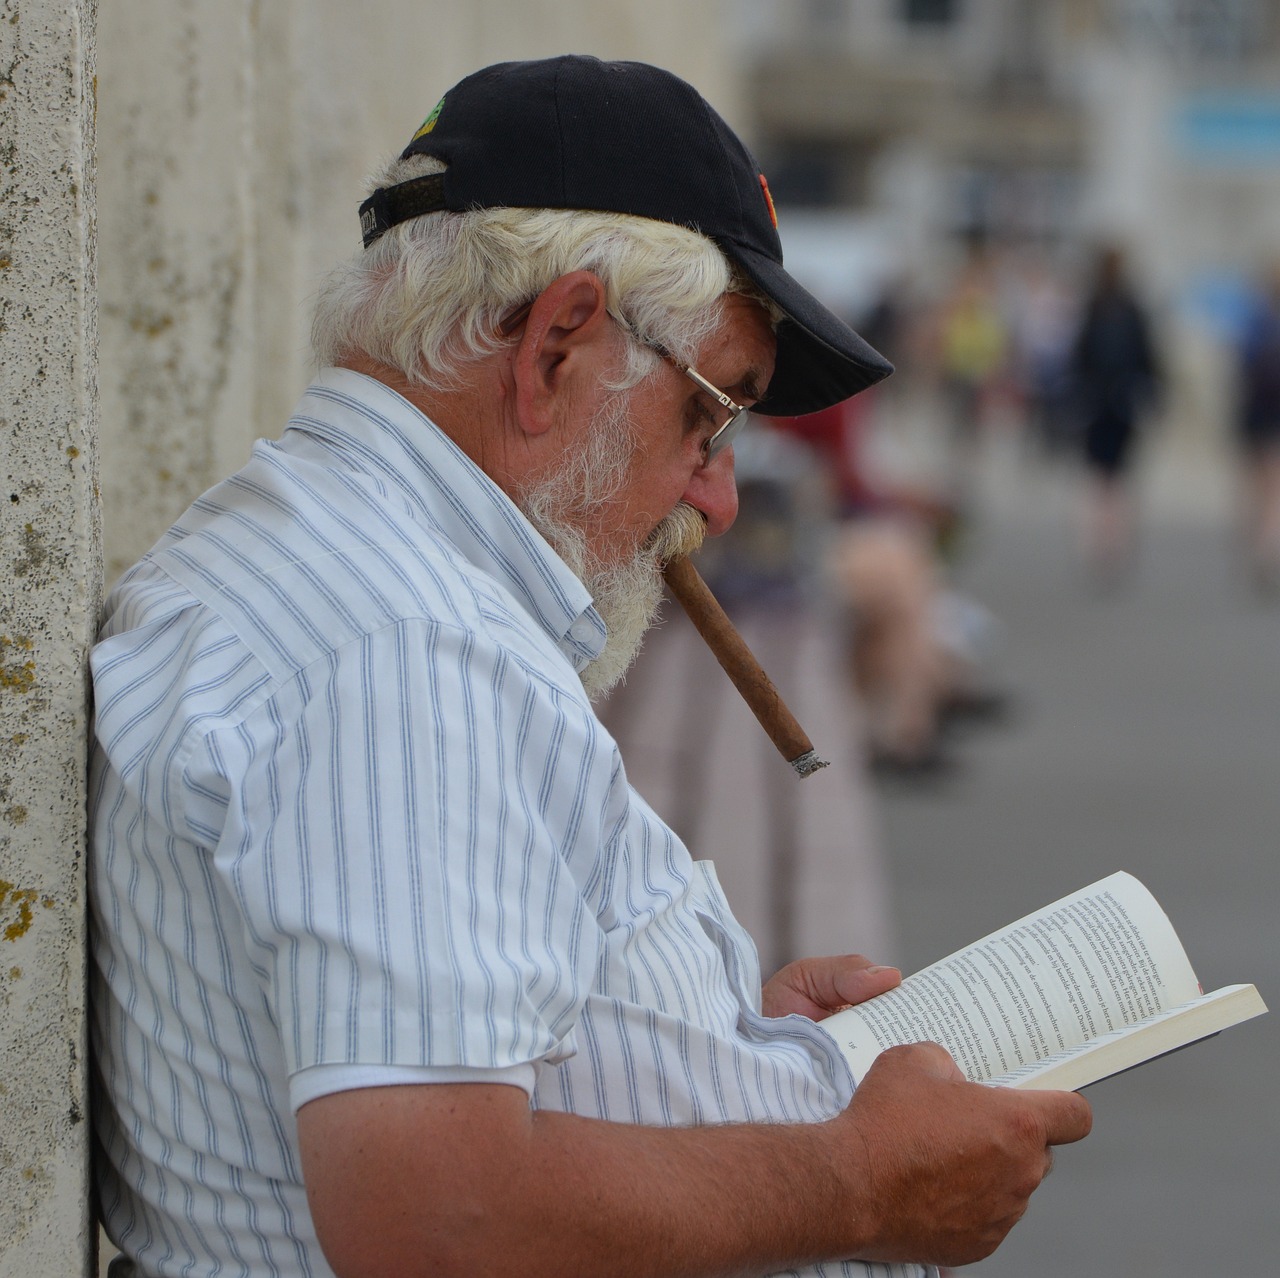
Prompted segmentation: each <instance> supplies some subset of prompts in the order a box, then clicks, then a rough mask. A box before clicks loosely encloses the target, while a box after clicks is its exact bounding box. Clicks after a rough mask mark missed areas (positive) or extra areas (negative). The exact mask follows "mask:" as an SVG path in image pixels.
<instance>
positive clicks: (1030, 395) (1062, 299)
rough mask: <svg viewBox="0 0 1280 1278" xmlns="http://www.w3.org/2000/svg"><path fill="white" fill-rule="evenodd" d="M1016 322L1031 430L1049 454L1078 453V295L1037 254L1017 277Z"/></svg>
mask: <svg viewBox="0 0 1280 1278" xmlns="http://www.w3.org/2000/svg"><path fill="white" fill-rule="evenodd" d="M1012 320H1013V322H1012V325H1011V337H1012V344H1013V351H1014V365H1015V372H1016V375H1017V379H1018V384H1019V389H1020V391H1021V395H1022V399H1023V401H1024V403H1025V405H1026V415H1027V427H1028V430H1029V431H1030V433H1031V436H1032V438H1033V439H1034V440H1035V442H1036V443H1037V444H1038V445H1039V446H1040V447H1041V448H1042V449H1043V450H1044V452H1045V453H1048V454H1050V455H1053V456H1062V455H1063V454H1064V453H1066V452H1067V451H1068V450H1071V451H1074V449H1075V447H1076V437H1075V433H1074V426H1075V422H1074V421H1073V419H1072V415H1071V413H1070V412H1069V411H1068V400H1069V390H1070V364H1071V346H1072V341H1073V339H1074V337H1075V332H1076V328H1077V325H1078V324H1079V299H1078V298H1077V297H1075V296H1074V295H1073V292H1072V290H1071V289H1070V288H1069V287H1068V286H1067V282H1066V281H1065V280H1064V279H1063V278H1062V276H1061V275H1060V274H1059V273H1058V272H1057V271H1056V270H1055V269H1054V268H1053V267H1052V266H1051V265H1050V263H1049V262H1047V261H1045V260H1044V259H1043V258H1035V259H1032V260H1031V261H1030V262H1029V263H1028V264H1027V265H1026V267H1025V268H1024V270H1023V272H1022V274H1021V276H1020V277H1019V278H1018V280H1017V288H1016V292H1015V295H1014V306H1013V316H1012ZM877 349H880V348H879V347H877Z"/></svg>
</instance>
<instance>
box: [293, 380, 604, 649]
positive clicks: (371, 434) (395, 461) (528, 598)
mask: <svg viewBox="0 0 1280 1278" xmlns="http://www.w3.org/2000/svg"><path fill="white" fill-rule="evenodd" d="M289 426H290V428H291V429H294V430H301V431H304V432H306V433H307V434H309V435H312V436H315V437H318V438H320V439H323V440H326V441H328V442H330V443H331V444H336V445H338V446H339V447H341V448H342V450H343V451H344V452H348V453H354V454H355V455H356V457H357V458H358V459H359V464H360V466H361V468H362V469H365V470H368V471H370V472H373V473H375V474H377V476H378V478H379V479H381V480H382V481H383V482H385V483H387V484H388V485H389V486H390V487H392V488H393V489H394V490H396V491H397V492H399V493H400V494H401V495H402V496H404V497H405V498H406V499H407V500H408V501H409V503H410V504H411V506H412V507H413V508H414V510H415V512H416V513H417V514H418V515H419V516H420V517H422V518H424V519H425V520H426V521H427V522H429V523H430V524H431V525H432V526H433V527H434V528H435V529H436V530H437V531H438V532H439V533H440V534H442V535H443V536H444V537H446V538H447V539H448V540H449V541H450V542H452V543H453V545H454V546H456V547H457V549H458V550H459V551H460V552H461V554H462V555H463V556H464V557H465V558H466V559H467V560H468V561H469V562H471V563H473V564H475V565H476V566H477V567H478V568H482V569H483V570H484V571H486V572H487V573H489V574H491V575H492V576H493V577H495V578H497V579H498V580H500V581H501V582H502V584H503V585H504V586H506V587H507V589H508V590H509V591H510V592H511V594H512V595H513V596H514V597H515V598H516V600H517V601H518V602H519V603H520V604H521V605H522V606H523V607H524V608H525V610H526V611H527V612H528V613H529V615H530V616H531V617H532V618H533V619H534V620H535V621H536V622H537V623H538V625H540V626H541V627H542V628H543V630H545V631H546V633H547V634H548V635H549V636H550V638H551V639H552V640H553V641H554V642H555V643H556V644H557V645H558V646H559V647H560V649H561V651H563V652H564V653H565V655H566V657H568V659H569V660H570V661H571V662H572V663H573V666H574V668H575V669H576V670H579V671H581V670H582V669H583V667H584V666H586V665H587V664H588V662H590V661H592V660H594V659H595V658H596V657H598V656H599V655H600V652H601V650H602V649H603V647H604V642H605V628H604V622H603V621H602V620H601V618H600V615H599V613H597V612H596V610H595V608H594V607H592V604H591V594H590V592H589V591H588V590H587V588H586V586H584V585H583V584H582V582H581V581H580V580H579V579H578V578H577V577H576V576H575V575H574V574H573V572H572V571H571V570H570V568H569V566H568V565H567V564H566V563H565V562H564V560H563V559H561V558H560V556H559V555H557V554H556V552H555V551H554V550H553V549H552V548H551V546H550V545H549V544H548V543H547V541H546V539H545V538H544V537H543V536H542V535H541V534H540V533H539V532H538V531H537V529H536V528H534V526H533V525H532V524H531V523H530V522H529V521H528V520H527V519H526V518H525V517H524V515H523V514H521V513H520V511H519V509H518V508H517V507H516V505H515V504H514V503H513V502H512V501H511V499H510V498H509V497H508V496H507V495H506V493H504V492H503V491H502V489H501V488H499V487H498V485H497V484H495V483H494V482H493V480H492V479H490V478H489V476H488V475H486V474H485V473H484V471H482V470H481V469H480V468H479V467H478V466H477V465H476V464H475V463H474V462H473V461H472V460H471V459H470V458H469V457H468V456H467V455H466V454H465V453H464V452H463V451H462V450H461V449H460V448H459V447H458V446H457V445H456V444H455V443H454V442H453V441H452V440H451V439H449V437H448V436H447V435H445V433H444V432H443V431H442V430H441V429H440V428H439V427H438V426H437V425H436V424H435V423H434V422H433V421H431V419H430V418H429V417H427V416H426V415H425V414H424V413H423V412H421V410H419V409H418V408H415V407H414V405H412V404H411V403H409V401H408V400H407V399H405V398H404V397H403V396H402V395H399V394H397V393H396V392H395V391H394V390H392V389H391V387H389V386H387V385H386V384H385V383H384V382H380V381H378V380H377V379H376V378H373V377H368V376H366V375H365V374H363V373H356V372H353V371H352V370H351V369H346V368H326V369H324V370H323V371H321V373H320V374H319V375H318V376H317V377H316V379H315V381H314V382H313V383H312V384H311V386H310V387H309V388H308V389H307V393H306V394H305V395H304V397H303V399H302V402H301V403H300V404H299V405H298V408H297V411H296V412H295V413H294V416H293V418H292V419H291V420H290V423H289Z"/></svg>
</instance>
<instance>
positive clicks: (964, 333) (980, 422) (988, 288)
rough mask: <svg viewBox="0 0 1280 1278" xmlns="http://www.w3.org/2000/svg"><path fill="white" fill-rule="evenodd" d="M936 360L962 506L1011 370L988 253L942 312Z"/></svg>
mask: <svg viewBox="0 0 1280 1278" xmlns="http://www.w3.org/2000/svg"><path fill="white" fill-rule="evenodd" d="M937 359H938V369H939V372H940V374H941V378H942V397H943V405H944V408H945V412H946V418H947V434H948V440H947V443H948V448H949V450H950V460H949V470H950V474H949V476H948V479H947V483H948V487H949V490H950V496H951V498H952V500H954V501H955V502H957V503H958V504H959V505H960V506H962V507H963V506H964V505H965V504H966V503H967V502H968V500H969V498H970V495H971V490H972V488H973V482H974V474H973V472H974V465H975V454H976V452H977V447H978V440H979V439H980V437H981V435H982V430H983V427H984V426H985V424H986V421H987V417H988V414H989V412H990V407H991V403H992V400H993V398H994V395H995V392H996V391H997V389H998V388H999V387H1000V385H1001V380H1002V378H1003V376H1004V374H1005V373H1006V371H1007V364H1008V359H1009V327H1008V323H1007V321H1006V319H1005V316H1004V313H1003V309H1002V307H1001V305H1000V300H999V298H998V296H997V293H996V288H995V283H994V281H993V279H992V274H991V268H990V264H989V263H988V261H987V259H986V257H985V256H984V255H982V254H981V253H980V252H977V251H975V252H974V254H973V256H972V257H971V259H970V260H969V261H968V263H966V265H965V268H964V270H963V271H962V272H961V274H960V277H959V279H958V280H957V281H956V283H955V285H954V287H953V288H952V290H951V292H950V293H949V294H948V295H947V296H946V297H945V298H944V299H943V301H942V304H941V307H940V309H939V312H938V326H937Z"/></svg>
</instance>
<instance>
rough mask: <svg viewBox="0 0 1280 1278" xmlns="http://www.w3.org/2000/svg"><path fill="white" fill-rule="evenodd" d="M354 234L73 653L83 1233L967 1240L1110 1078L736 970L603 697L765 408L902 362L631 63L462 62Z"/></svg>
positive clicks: (497, 1242) (431, 1242)
mask: <svg viewBox="0 0 1280 1278" xmlns="http://www.w3.org/2000/svg"><path fill="white" fill-rule="evenodd" d="M362 223H363V227H364V238H365V248H364V251H363V252H362V253H361V254H360V255H359V256H358V257H357V258H356V260H354V261H353V262H352V263H350V264H349V265H347V266H345V267H343V268H341V269H340V270H339V271H338V272H337V273H336V274H335V275H334V276H333V277H332V278H331V280H330V281H329V283H328V285H327V287H326V288H325V290H324V292H323V294H322V296H321V298H320V301H319V307H318V315H317V319H316V324H315V341H316V349H317V353H318V355H319V358H320V361H321V363H322V364H323V365H324V366H325V367H324V368H323V369H322V371H321V372H320V374H319V375H318V377H317V379H316V381H315V382H314V384H313V385H312V386H311V387H310V389H309V390H308V391H307V393H306V395H305V396H304V398H303V400H302V402H301V403H300V404H299V406H298V409H297V412H296V413H295V415H294V417H293V418H292V420H291V421H290V423H289V426H288V429H287V430H286V431H285V433H284V435H283V436H282V437H281V439H279V440H278V441H276V442H274V443H260V444H259V445H258V446H257V447H256V449H255V450H254V453H253V457H252V459H251V460H250V461H249V463H248V464H247V465H246V466H245V468H244V469H243V470H241V471H240V472H239V473H238V474H237V475H235V476H234V477H232V478H231V479H229V480H227V481H226V482H225V483H223V484H221V485H219V486H218V487H216V488H214V489H212V490H211V491H210V492H209V493H207V494H205V496H203V497H202V498H200V500H199V501H197V502H196V503H195V505H193V506H192V508H191V509H190V511H188V513H187V514H186V515H185V516H184V517H183V518H182V519H181V520H180V521H179V522H178V523H177V524H176V525H175V526H174V527H173V529H171V530H170V532H169V533H168V534H167V535H166V536H165V537H164V538H163V539H162V540H161V541H160V542H159V544H158V545H157V546H156V547H155V549H153V550H152V552H151V553H150V554H149V555H148V556H147V557H146V558H145V559H144V560H143V561H142V562H141V563H140V564H139V565H138V566H137V567H135V568H134V569H133V570H132V571H131V572H130V573H129V574H127V575H126V577H125V578H124V579H123V580H122V581H121V583H120V584H119V585H118V586H117V587H116V588H115V590H114V591H113V593H112V595H111V598H110V600H109V602H108V605H107V615H106V621H105V624H104V628H103V632H102V636H101V641H100V643H99V644H98V646H97V647H96V649H95V651H94V654H93V669H94V677H95V688H96V695H97V722H96V749H95V759H94V781H93V870H92V879H93V895H94V915H93V931H94V959H95V965H94V966H95V991H94V995H95V997H94V1008H95V1036H94V1042H95V1051H96V1057H97V1062H98V1073H99V1078H100V1083H101V1094H100V1100H99V1104H98V1108H97V1123H98V1135H99V1139H100V1144H101V1150H100V1155H101V1156H100V1160H99V1180H100V1190H101V1205H102V1212H103V1216H104V1218H105V1221H106V1226H107V1229H108V1232H109V1233H110V1234H111V1236H112V1237H113V1238H114V1239H115V1240H116V1242H117V1243H118V1244H119V1245H120V1247H121V1248H122V1249H123V1251H124V1252H125V1254H126V1255H127V1256H128V1257H130V1258H131V1264H132V1267H133V1268H134V1269H135V1270H136V1272H137V1273H139V1274H143V1275H147V1276H148V1278H151V1276H153V1275H168V1274H178V1273H183V1274H192V1273H199V1274H213V1273H242V1274H252V1275H255V1278H257V1276H260V1275H269V1274H272V1275H301V1274H330V1273H337V1274H341V1275H348V1276H351V1278H356V1276H360V1275H379V1276H387V1275H396V1276H397V1278H399V1276H403V1275H413V1274H431V1275H439V1274H455V1273H456V1274H466V1275H475V1274H487V1273H494V1272H503V1273H519V1274H524V1275H532V1274H554V1275H565V1274H579V1273H581V1274H589V1275H601V1274H619V1275H622V1274H628V1275H629V1274H636V1275H639V1274H654V1275H677V1274H689V1275H694V1274H706V1275H711V1274H725V1273H750V1274H765V1273H770V1272H776V1271H778V1270H787V1271H788V1272H796V1271H797V1270H800V1269H803V1271H804V1272H805V1273H810V1274H864V1273H886V1274H887V1273H893V1274H906V1273H918V1272H921V1270H920V1269H919V1268H917V1265H919V1264H922V1263H927V1262H940V1263H954V1262H963V1261H966V1260H972V1259H974V1258H976V1257H978V1256H981V1255H984V1254H986V1253H987V1252H989V1251H990V1250H991V1249H992V1248H993V1247H995V1246H996V1245H997V1244H998V1243H999V1241H1000V1239H1001V1238H1003V1236H1004V1234H1005V1233H1006V1232H1007V1231H1008V1229H1009V1228H1010V1227H1011V1226H1012V1224H1013V1223H1014V1222H1015V1221H1016V1220H1017V1218H1018V1217H1019V1216H1020V1215H1021V1214H1022V1212H1023V1211H1024V1210H1025V1207H1026V1202H1027V1198H1028V1196H1029V1195H1030V1193H1031V1192H1032V1190H1033V1189H1034V1188H1035V1186H1036V1185H1037V1184H1038V1183H1039V1181H1040V1179H1041V1177H1042V1176H1043V1175H1044V1173H1045V1171H1046V1169H1047V1167H1048V1164H1049V1160H1050V1152H1049V1147H1050V1146H1051V1145H1052V1144H1054V1143H1058V1142H1062V1141H1070V1140H1075V1139H1078V1138H1080V1137H1081V1136H1083V1135H1084V1134H1085V1132H1086V1130H1087V1128H1088V1125H1089V1111H1088V1106H1087V1105H1086V1104H1085V1102H1084V1101H1082V1100H1081V1099H1080V1098H1079V1097H1077V1096H1073V1095H1070V1094H1061V1093H1041V1094H1038V1095H1022V1094H1020V1093H1014V1092H1009V1091H1003V1090H997V1089H989V1088H983V1087H978V1086H973V1085H970V1084H968V1083H966V1082H964V1081H963V1080H962V1079H961V1078H960V1076H959V1074H958V1071H957V1070H956V1068H955V1066H954V1064H953V1063H952V1062H951V1060H950V1058H949V1057H947V1056H946V1054H945V1053H944V1052H943V1051H942V1050H941V1049H940V1048H937V1047H936V1046H933V1045H917V1046H914V1047H906V1048H900V1049H896V1050H895V1051H893V1052H890V1053H887V1054H886V1055H885V1056H884V1057H882V1058H881V1059H880V1061H879V1062H878V1063H877V1064H876V1065H875V1066H874V1067H873V1068H872V1070H871V1071H870V1072H869V1073H868V1074H867V1075H866V1077H865V1078H864V1079H862V1080H861V1081H860V1083H859V1085H858V1086H857V1088H856V1091H855V1089H854V1080H852V1079H851V1078H850V1076H849V1072H848V1069H847V1067H846V1066H845V1064H844V1062H843V1059H842V1057H841V1056H840V1053H839V1052H838V1050H837V1049H836V1047H835V1045H834V1042H833V1041H832V1040H831V1038H830V1037H829V1036H828V1035H826V1033H825V1032H824V1031H823V1030H822V1028H821V1027H820V1025H819V1024H818V1023H817V1022H818V1021H820V1020H821V1018H822V1017H823V1016H824V1015H826V1014H827V1013H828V1012H829V1011H830V1010H832V1009H834V1008H836V1007H839V1006H841V1005H843V1004H846V1003H850V1002H856V1001H859V1000H861V999H863V998H866V997H869V996H870V995H873V994H876V993H879V992H881V991H883V990H885V989H887V988H889V987H890V986H891V985H892V984H894V983H896V981H897V979H898V978H897V973H896V972H894V971H892V970H889V969H885V968H877V967H873V966H870V965H869V964H868V963H867V962H866V961H865V960H863V959H860V958H856V957H845V958H841V959H829V960H814V961H810V962H804V963H799V964H793V965H792V966H791V967H789V968H787V969H785V970H784V971H783V972H782V973H781V974H779V975H778V976H777V977H775V978H774V979H773V980H772V981H770V982H769V984H767V985H765V986H764V987H763V991H762V988H761V984H760V976H759V972H758V968H757V964H756V958H755V951H754V949H753V947H752V945H751V942H750V941H749V939H748V938H747V937H746V936H745V935H744V934H743V932H742V931H741V929H740V928H739V926H738V925H737V924H736V923H735V921H734V919H733V917H732V915H731V913H730V911H729V908H728V906H727V905H726V903H725V901H724V898H723V896H722V894H721V892H720V890H719V887H718V886H717V884H716V879H715V874H714V871H713V870H712V868H711V866H710V865H709V864H707V863H705V862H703V863H700V862H696V861H694V860H692V859H691V858H690V856H689V853H688V852H687V851H686V850H685V848H684V847H683V846H682V845H681V843H680V841H679V840H678V839H677V838H676V837H675V835H674V834H673V833H672V832H671V831H670V830H669V829H667V828H666V827H665V826H664V825H663V823H662V822H661V820H660V819H659V818H658V817H657V816H656V815H655V814H654V812H653V811H652V810H651V809H650V808H649V807H648V806H647V805H646V804H645V803H644V801H643V800H642V799H641V798H639V796H638V795H636V794H635V792H634V791H632V790H631V789H630V787H629V786H628V784H627V779H626V772H625V770H624V767H623V762H622V760H621V759H620V758H619V757H618V753H617V749H616V747H615V745H614V743H613V742H612V740H611V739H610V738H609V736H608V734H607V733H606V731H605V730H604V728H603V727H602V726H601V724H600V722H599V721H598V720H597V719H596V717H595V715H594V714H593V712H592V709H591V703H590V700H589V693H594V692H598V691H601V690H603V689H605V688H607V687H608V686H609V685H610V684H611V683H613V682H614V681H616V679H617V678H618V677H619V676H620V674H621V673H622V671H623V670H624V669H625V668H626V665H627V663H628V661H629V660H630V658H631V655H632V653H633V652H634V650H635V647H636V645H637V643H638V641H639V638H640V635H641V634H642V632H643V630H644V628H645V626H646V624H647V623H648V621H649V620H650V618H651V616H652V613H653V610H654V608H655V606H656V602H657V599H658V593H659V565H660V564H661V562H662V560H663V559H664V558H666V557H667V556H669V555H672V554H675V553H678V552H681V551H687V550H688V549H690V548H691V547H692V546H694V545H696V543H697V542H698V540H699V539H700V537H701V535H702V532H703V530H704V528H705V529H706V530H707V531H710V532H712V533H718V532H720V531H722V530H723V529H724V528H726V527H727V526H728V525H729V523H730V522H731V520H732V519H733V516H734V513H735V506H736V497H735V493H734V485H733V461H732V451H731V449H730V447H729V446H730V444H731V442H732V438H733V434H734V431H735V430H736V429H737V427H738V425H739V423H740V422H741V420H742V416H743V413H744V406H746V407H751V406H754V407H755V408H756V409H758V410H760V411H763V412H769V411H773V412H779V413H798V412H802V411H806V410H808V409H812V408H817V407H819V406H821V405H824V404H827V403H830V402H833V401H835V400H838V399H841V398H843V397H845V396H847V395H850V394H852V393H854V392H855V391H857V390H858V389H860V388H861V387H864V386H866V385H869V384H870V383H872V382H873V381H875V380H877V379H879V378H880V377H881V376H883V375H884V374H885V373H886V372H887V371H888V368H887V366H886V365H885V364H884V362H883V361H882V360H881V359H880V358H879V357H878V356H877V355H876V354H875V353H874V352H873V351H872V350H871V349H870V348H869V347H867V346H865V344H863V343H862V342H861V341H860V339H858V338H857V337H856V336H855V335H854V334H853V333H851V332H850V331H849V330H848V329H847V328H845V327H844V326H843V325H841V324H840V323H838V322H837V321H836V320H835V319H834V318H833V317H832V316H830V315H829V314H828V313H827V312H825V311H824V310H823V309H822V308H821V307H820V306H818V304H817V303H816V302H815V301H814V300H813V299H812V298H811V297H809V296H808V295H807V294H806V293H804V292H803V291H802V290H801V289H800V288H799V287H798V286H797V285H796V284H795V282H794V281H792V280H791V279H790V278H789V277H788V276H787V275H786V274H785V273H784V271H783V270H782V265H781V251H780V248H779V244H778V240H777V235H776V231H775V228H774V225H773V217H772V207H771V203H770V200H769V196H768V188H767V186H766V185H765V183H764V181H763V179H762V178H761V177H760V175H759V173H758V171H757V169H756V167H755V165H754V163H753V161H752V160H751V158H750V156H749V155H748V154H747V152H746V151H745V150H744V149H743V147H742V146H741V144H740V143H739V142H738V140H737V139H736V138H735V137H734V136H733V135H732V133H730V131H729V130H728V129H727V127H726V126H725V125H724V124H723V122H722V121H721V120H720V119H719V117H718V116H716V115H715V114H714V112H712V111H711V109H710V108H709V107H708V106H707V104H706V103H705V102H704V101H703V100H702V99H701V98H700V97H699V96H698V95H697V94H696V93H695V92H694V91H693V90H692V89H691V88H689V86H688V85H685V84H684V83H683V82H681V81H679V80H677V79H675V78H674V77H672V76H670V75H668V74H666V73H664V72H660V71H657V70H655V69H654V68H652V67H646V66H641V65H637V64H609V63H602V62H598V61H596V60H594V59H589V58H563V59H555V60H553V61H550V62H541V63H519V64H507V65H504V66H500V67H494V68H490V69H489V70H487V71H482V72H480V73H478V74H477V75H475V76H472V77H470V78H468V79H467V80H464V81H463V82H462V83H461V84H459V85H458V86H457V87H456V88H455V89H453V90H452V91H450V93H448V94H447V95H446V96H445V98H444V99H443V101H442V103H441V104H440V106H439V107H437V108H436V110H435V111H434V112H433V113H432V115H431V116H430V117H429V118H428V120H427V122H426V123H425V124H424V125H423V127H422V129H421V130H420V131H419V133H418V134H417V136H416V137H415V138H414V140H413V141H412V142H411V143H410V145H409V147H408V148H407V150H406V151H405V153H404V155H403V156H402V157H401V158H400V159H399V160H398V161H397V162H396V163H395V164H393V165H392V166H391V168H390V169H389V171H388V172H387V173H386V174H385V175H384V176H383V179H382V181H381V182H380V183H379V184H378V189H377V190H376V191H375V192H374V194H373V195H372V196H371V197H370V199H369V200H368V201H366V203H365V205H364V207H363V209H362ZM849 1257H858V1258H859V1259H857V1260H850V1259H847V1258H849Z"/></svg>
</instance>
